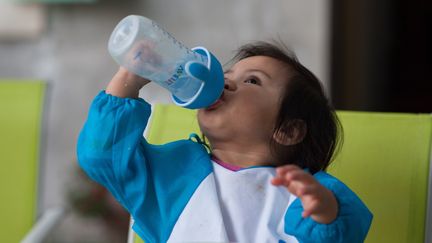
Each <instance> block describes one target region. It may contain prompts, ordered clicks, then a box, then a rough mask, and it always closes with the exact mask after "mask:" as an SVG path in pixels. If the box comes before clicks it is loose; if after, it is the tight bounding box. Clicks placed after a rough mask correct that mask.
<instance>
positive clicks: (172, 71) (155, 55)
mask: <svg viewBox="0 0 432 243" xmlns="http://www.w3.org/2000/svg"><path fill="white" fill-rule="evenodd" d="M108 50H109V53H110V54H111V56H112V57H113V58H114V60H115V61H116V62H117V63H118V64H119V65H120V66H123V67H125V68H126V69H128V70H129V71H131V72H133V73H135V74H137V75H139V76H142V77H144V78H146V79H149V80H151V81H153V82H156V83H158V84H159V85H161V86H162V87H164V88H166V89H168V90H169V91H170V92H171V93H172V94H173V95H174V96H176V97H177V98H178V99H180V100H182V101H188V100H189V99H191V98H192V97H194V95H195V94H196V93H197V92H198V90H199V89H200V88H201V86H202V84H203V82H202V81H201V80H199V79H196V78H193V77H191V76H189V75H187V74H186V72H185V64H186V63H187V62H189V61H195V62H199V63H202V64H204V65H206V63H207V57H206V56H203V55H201V54H198V53H197V52H194V51H191V50H190V49H189V48H187V47H186V46H184V45H183V44H182V43H180V42H179V41H177V40H176V39H175V38H174V37H173V36H172V35H171V34H169V33H168V32H166V31H165V30H164V29H162V28H161V27H160V26H159V25H158V24H157V23H155V22H154V21H152V20H150V19H148V18H145V17H142V16H137V15H130V16H127V17H125V18H124V19H122V20H121V21H120V22H119V23H118V24H117V26H116V27H115V29H114V31H113V32H112V34H111V37H110V39H109V43H108Z"/></svg>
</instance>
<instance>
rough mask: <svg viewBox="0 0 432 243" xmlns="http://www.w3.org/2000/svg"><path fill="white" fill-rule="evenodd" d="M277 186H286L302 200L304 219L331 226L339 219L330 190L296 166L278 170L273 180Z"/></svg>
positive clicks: (335, 201) (336, 204) (335, 202)
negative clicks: (309, 217)
mask: <svg viewBox="0 0 432 243" xmlns="http://www.w3.org/2000/svg"><path fill="white" fill-rule="evenodd" d="M272 184H273V185H276V186H285V187H286V188H287V189H288V190H289V191H290V192H291V193H292V194H294V195H296V196H297V197H298V198H300V200H301V202H302V205H303V208H304V211H303V213H302V216H303V217H305V218H306V217H308V216H311V218H312V219H313V220H315V221H316V222H318V223H321V224H329V223H331V222H332V221H333V220H334V219H336V217H337V213H338V202H337V200H336V198H335V196H334V195H333V192H331V191H330V190H329V189H327V188H325V187H324V186H323V185H321V184H320V183H319V182H318V181H317V180H316V179H315V178H314V177H313V176H312V175H311V174H309V173H308V172H306V171H304V170H302V169H301V168H299V167H298V166H295V165H286V166H281V167H279V168H277V170H276V177H275V178H274V179H273V180H272Z"/></svg>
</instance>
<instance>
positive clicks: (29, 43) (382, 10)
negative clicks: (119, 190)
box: [0, 0, 432, 242]
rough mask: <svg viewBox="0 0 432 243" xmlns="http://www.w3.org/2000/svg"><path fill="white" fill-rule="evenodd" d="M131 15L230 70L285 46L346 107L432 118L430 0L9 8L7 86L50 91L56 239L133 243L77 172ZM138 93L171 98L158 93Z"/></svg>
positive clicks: (2, 75)
mask: <svg viewBox="0 0 432 243" xmlns="http://www.w3.org/2000/svg"><path fill="white" fill-rule="evenodd" d="M130 14H137V15H143V16H146V17H148V18H151V19H153V20H155V21H156V22H158V23H159V24H160V25H161V26H162V27H164V28H165V29H166V30H167V31H168V32H170V33H171V34H172V35H173V36H175V37H176V38H177V39H178V40H179V41H180V42H183V43H184V44H185V45H186V46H189V47H193V46H198V45H200V46H205V47H207V48H208V49H209V50H211V51H212V52H213V53H214V54H215V55H216V56H217V57H218V58H219V59H220V61H221V62H222V63H225V62H227V61H229V59H230V58H231V57H232V55H233V53H234V51H235V50H236V48H238V47H239V46H240V45H242V44H245V43H248V42H251V41H256V40H265V41H266V40H271V39H277V40H282V41H283V42H284V43H285V44H286V45H287V46H289V47H290V48H291V49H293V50H294V52H295V53H296V54H297V56H298V58H299V60H300V62H302V63H303V64H304V65H305V66H306V67H308V68H309V69H310V70H312V72H314V73H315V74H316V75H317V76H318V77H319V78H320V80H321V81H322V83H323V85H324V87H325V89H326V91H327V92H328V94H329V97H330V98H331V100H332V101H333V103H334V105H335V107H336V108H337V109H343V110H364V111H390V112H414V113H418V112H424V113H430V112H432V95H431V94H432V85H431V81H432V78H431V74H430V72H431V70H432V59H431V57H432V47H431V43H432V28H431V27H432V2H430V1H426V0H411V1H402V0H392V1H391V0H381V1H374V0H364V1H342V0H308V1H304V0H268V1H260V0H236V1H232V0H219V1H211V0H177V1H169V0H123V1H115V0H32V1H12V0H9V1H6V0H2V2H1V3H0V82H1V80H15V81H16V82H20V81H22V80H42V81H45V82H46V83H47V84H48V89H47V93H46V97H45V101H44V107H43V124H42V128H43V130H42V138H41V141H40V143H41V144H42V146H41V151H40V153H41V155H40V166H39V175H40V176H39V182H38V188H39V190H38V192H39V193H38V203H37V216H40V215H41V214H42V213H43V212H44V211H46V210H47V209H49V208H52V207H59V206H60V207H64V208H68V209H69V210H68V211H67V213H66V214H65V215H64V216H63V217H62V219H61V220H60V221H59V223H58V224H57V225H56V226H55V230H54V231H53V232H52V233H51V234H50V236H49V237H48V239H47V242H126V234H127V227H128V215H127V214H126V213H125V212H124V211H123V210H122V209H121V208H120V207H119V206H118V205H117V204H116V202H114V201H113V200H112V198H111V197H110V196H109V195H108V194H107V193H106V192H105V191H104V189H102V188H100V187H98V186H97V185H96V184H94V183H92V182H91V181H89V180H88V179H87V177H86V176H85V175H83V174H82V172H81V171H80V170H79V169H78V167H77V164H76V155H75V144H76V139H77V136H78V133H79V131H80V129H81V126H82V125H83V123H84V121H85V118H86V115H87V110H88V107H89V105H90V102H91V100H92V99H93V97H94V96H95V95H96V94H97V93H98V92H99V91H100V90H102V89H104V87H105V86H106V84H107V83H108V81H109V80H110V78H111V77H112V75H113V74H114V73H115V72H116V70H117V68H118V67H117V65H116V64H115V62H114V61H113V60H112V58H111V57H110V56H109V54H108V51H107V42H108V39H109V36H110V34H111V31H112V30H113V28H114V27H115V25H116V24H117V23H118V21H120V20H121V19H122V18H123V17H125V16H127V15H130ZM140 95H141V96H142V97H144V98H146V99H147V100H149V101H150V102H151V103H155V102H169V96H168V94H167V92H166V91H164V90H162V89H161V88H159V87H158V86H155V85H150V87H146V88H145V89H144V90H142V92H141V94H140ZM0 136H1V134H0ZM0 156H1V155H0ZM4 163H8V161H4V160H2V158H1V157H0V165H2V164H4ZM1 220H4V219H1ZM0 230H1V229H0Z"/></svg>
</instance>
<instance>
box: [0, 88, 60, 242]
mask: <svg viewBox="0 0 432 243" xmlns="http://www.w3.org/2000/svg"><path fill="white" fill-rule="evenodd" d="M45 90H46V83H45V82H41V81H25V80H0V193H1V196H2V199H1V200H0V216H1V219H0V242H20V241H21V242H35V243H37V242H41V241H42V240H43V238H44V236H45V235H46V234H47V233H48V232H49V229H50V228H52V227H53V226H54V225H55V222H57V220H59V218H60V216H61V214H62V212H63V211H62V209H58V208H56V209H50V210H47V211H46V212H45V213H44V214H43V215H42V216H41V217H37V216H38V215H37V201H38V200H37V198H38V183H37V181H38V174H39V158H40V149H41V147H40V141H41V128H42V116H43V115H42V113H43V103H44V98H45ZM37 218H38V220H36V219H37ZM37 222H38V223H37Z"/></svg>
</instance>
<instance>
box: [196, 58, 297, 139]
mask: <svg viewBox="0 0 432 243" xmlns="http://www.w3.org/2000/svg"><path fill="white" fill-rule="evenodd" d="M289 76H290V71H289V70H288V68H287V67H286V65H284V64H283V63H281V62H280V61H278V60H276V59H274V58H271V57H266V56H254V57H249V58H245V59H242V60H240V61H239V62H237V63H236V64H235V65H234V66H233V67H232V68H231V69H230V70H228V71H227V72H226V73H225V89H224V94H223V95H222V97H221V98H220V100H219V101H218V102H216V103H215V104H214V105H212V106H211V107H209V108H207V109H201V110H199V111H198V122H199V125H200V127H201V130H202V132H203V133H204V135H205V136H206V137H207V138H208V140H209V142H210V144H211V145H214V143H215V142H224V141H233V140H237V141H236V142H237V143H242V144H243V145H247V146H252V145H258V144H265V145H266V146H267V145H268V142H269V139H272V137H273V128H274V126H275V122H276V116H277V112H278V109H279V106H280V97H281V95H282V93H283V92H285V87H286V85H287V82H288V77H289ZM252 147H253V146H252Z"/></svg>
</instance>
